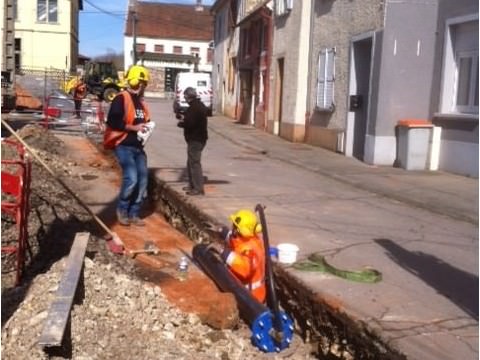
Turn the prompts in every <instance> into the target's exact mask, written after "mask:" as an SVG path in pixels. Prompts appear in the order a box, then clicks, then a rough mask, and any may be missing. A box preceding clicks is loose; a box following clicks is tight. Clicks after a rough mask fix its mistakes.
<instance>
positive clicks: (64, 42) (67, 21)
mask: <svg viewBox="0 0 480 360" xmlns="http://www.w3.org/2000/svg"><path fill="white" fill-rule="evenodd" d="M82 9H83V1H82V0H22V1H15V6H14V12H15V63H16V66H17V68H30V69H44V68H54V69H62V70H67V71H73V70H74V69H75V66H76V62H77V57H78V42H79V34H78V17H79V16H78V15H79V11H80V10H82Z"/></svg>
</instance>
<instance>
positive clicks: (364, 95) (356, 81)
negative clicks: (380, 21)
mask: <svg viewBox="0 0 480 360" xmlns="http://www.w3.org/2000/svg"><path fill="white" fill-rule="evenodd" d="M372 48H373V36H372V35H366V36H364V37H363V38H358V39H356V40H353V42H352V46H351V50H350V59H351V61H350V85H349V109H348V116H347V134H346V149H345V155H346V156H353V157H355V158H357V159H359V160H361V161H363V159H364V155H365V137H366V135H367V124H368V118H369V105H370V102H369V99H370V78H371V68H372Z"/></svg>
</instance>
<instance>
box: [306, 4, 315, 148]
mask: <svg viewBox="0 0 480 360" xmlns="http://www.w3.org/2000/svg"><path fill="white" fill-rule="evenodd" d="M310 1H311V5H310V6H311V7H310V31H309V33H310V39H309V43H308V53H307V54H308V70H307V71H308V75H307V79H308V80H307V97H306V98H307V99H306V103H305V135H304V140H303V141H304V142H307V141H308V135H309V131H310V118H311V113H310V107H311V101H310V99H311V94H312V87H311V81H310V79H311V76H312V61H311V60H312V59H311V57H312V49H313V29H314V26H313V24H314V13H315V11H314V9H315V0H310Z"/></svg>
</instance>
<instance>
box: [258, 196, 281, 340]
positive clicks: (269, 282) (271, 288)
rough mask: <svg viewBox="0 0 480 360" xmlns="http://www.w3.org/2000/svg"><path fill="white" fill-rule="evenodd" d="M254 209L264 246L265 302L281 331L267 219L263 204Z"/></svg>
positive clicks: (276, 326) (274, 324)
mask: <svg viewBox="0 0 480 360" xmlns="http://www.w3.org/2000/svg"><path fill="white" fill-rule="evenodd" d="M255 211H256V212H257V213H258V217H259V218H260V224H261V225H262V237H263V246H264V248H265V275H266V279H265V280H266V286H267V304H268V307H269V308H270V309H271V310H272V311H273V326H274V328H275V330H277V331H278V332H282V329H283V325H282V318H281V313H280V307H279V305H278V299H277V293H276V292H275V281H274V275H273V268H272V260H271V258H270V254H269V250H270V240H269V238H268V231H267V220H266V219H265V211H264V206H262V205H261V204H257V205H256V206H255Z"/></svg>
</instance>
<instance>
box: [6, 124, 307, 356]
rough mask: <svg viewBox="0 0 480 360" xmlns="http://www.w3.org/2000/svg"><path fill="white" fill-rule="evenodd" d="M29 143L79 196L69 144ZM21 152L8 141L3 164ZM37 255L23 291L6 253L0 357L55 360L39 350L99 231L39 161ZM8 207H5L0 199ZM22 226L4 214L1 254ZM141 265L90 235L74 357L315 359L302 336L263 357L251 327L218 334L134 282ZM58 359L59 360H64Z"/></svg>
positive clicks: (33, 201)
mask: <svg viewBox="0 0 480 360" xmlns="http://www.w3.org/2000/svg"><path fill="white" fill-rule="evenodd" d="M19 134H20V135H21V137H22V138H24V140H25V141H26V142H27V143H28V144H29V145H30V146H32V147H33V148H35V149H36V151H37V154H38V155H39V156H40V157H41V158H42V159H43V160H44V161H45V163H47V164H48V166H49V167H51V168H52V169H53V170H54V171H55V173H56V174H58V175H60V176H61V177H62V179H63V180H64V181H65V182H67V180H68V182H67V183H68V184H69V186H71V187H72V189H73V190H74V191H75V179H76V178H79V177H81V176H82V175H85V174H82V172H81V171H80V170H79V168H77V167H76V164H75V163H73V162H71V161H69V159H67V158H65V151H64V144H63V143H62V142H61V141H60V140H59V139H58V138H57V137H55V136H54V135H53V134H52V133H51V132H50V131H46V130H44V129H42V128H40V127H37V126H31V125H29V126H27V127H24V128H23V129H21V130H20V131H19ZM14 156H15V152H14V151H13V150H12V149H11V148H10V147H8V146H6V145H5V144H4V143H2V159H7V158H12V157H14ZM32 161H33V162H32V164H33V167H32V168H33V170H32V183H31V195H30V208H31V209H30V213H29V219H28V229H29V244H30V251H29V252H27V254H28V256H27V262H26V272H25V274H24V277H23V281H22V284H21V285H20V286H18V287H14V286H13V281H14V275H15V271H14V270H15V267H14V259H13V255H4V254H2V334H1V335H2V345H1V346H2V352H1V353H2V359H6V360H7V359H15V360H17V359H47V358H49V357H47V355H46V354H45V352H44V351H43V350H42V349H41V348H40V347H39V346H38V345H37V341H38V339H39V336H40V334H41V332H42V329H43V325H44V322H45V319H46V317H47V314H48V310H49V307H50V305H51V303H52V301H53V299H54V297H55V292H56V289H57V287H58V283H59V281H60V279H61V277H62V275H63V271H64V267H65V263H66V257H67V256H68V253H69V251H70V247H71V244H72V241H73V239H74V238H75V234H76V233H77V232H90V233H91V234H94V233H95V224H94V223H93V222H92V220H91V218H90V217H89V215H88V213H87V212H86V211H85V210H84V209H83V208H82V207H81V206H80V205H79V204H78V203H77V202H76V201H75V200H74V199H73V198H72V196H71V195H70V194H68V192H67V191H65V189H63V188H62V187H61V186H60V185H59V183H58V182H57V181H56V180H55V179H54V178H53V177H52V176H51V175H50V174H49V173H48V172H47V171H46V170H45V169H44V168H43V167H42V166H41V165H39V164H37V163H36V161H35V160H32ZM2 200H3V199H2ZM16 236H17V234H16V230H15V225H14V223H13V222H12V221H11V219H8V218H7V217H5V216H4V214H3V213H2V246H5V245H8V244H12V243H14V242H15V241H16ZM134 266H135V264H134V262H133V261H132V260H131V259H129V258H127V257H122V256H119V255H115V254H113V253H110V252H109V251H108V250H107V248H106V246H105V242H104V241H103V240H102V239H100V238H96V237H95V236H92V238H91V240H90V242H89V245H88V248H87V254H86V258H85V269H84V276H85V277H84V286H85V294H84V299H83V302H81V303H79V304H75V305H74V306H73V309H72V313H71V322H70V323H71V347H70V348H69V349H68V348H66V349H64V350H63V353H62V354H61V356H62V357H63V358H72V359H77V360H80V359H84V360H86V359H172V360H173V359H175V360H176V359H224V360H228V359H242V360H243V359H264V358H265V359H267V358H268V359H282V358H288V359H309V358H313V357H312V356H311V355H310V354H309V348H308V346H307V345H305V344H303V343H301V341H300V340H299V339H298V338H297V337H295V338H294V342H293V344H292V346H291V347H290V348H289V349H287V350H285V351H283V352H282V353H280V354H263V353H261V352H259V351H258V350H257V349H256V348H254V347H253V346H252V345H251V344H250V331H249V329H248V328H247V327H246V326H245V325H241V327H240V328H239V329H235V330H214V329H212V328H210V327H208V326H206V325H203V324H202V323H201V322H200V320H199V318H198V317H197V316H196V315H192V314H187V313H182V312H181V311H179V310H178V309H177V308H176V307H175V306H173V305H172V304H171V303H169V302H168V301H167V300H166V297H165V296H164V294H163V293H162V290H161V288H160V287H158V286H153V285H152V284H150V283H147V282H144V281H142V280H140V279H138V278H136V277H135V276H133V275H132V274H134ZM50 358H60V357H58V354H57V355H54V356H51V357H50Z"/></svg>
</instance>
